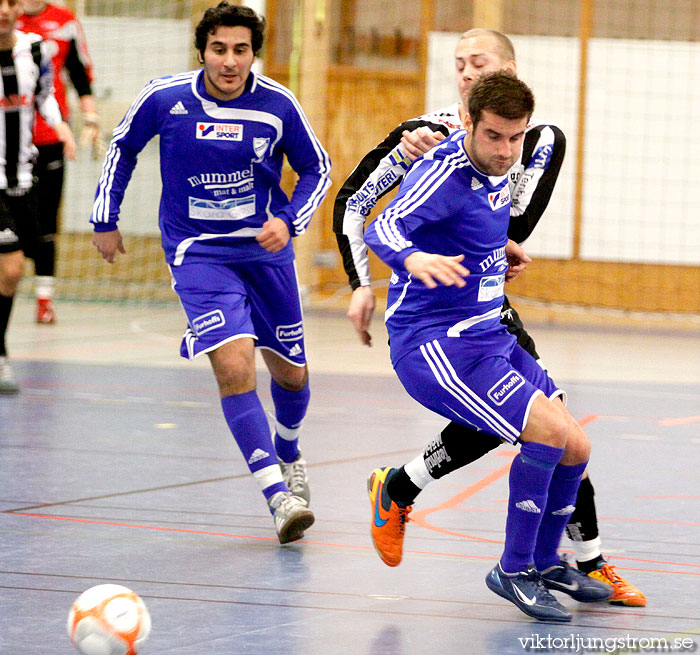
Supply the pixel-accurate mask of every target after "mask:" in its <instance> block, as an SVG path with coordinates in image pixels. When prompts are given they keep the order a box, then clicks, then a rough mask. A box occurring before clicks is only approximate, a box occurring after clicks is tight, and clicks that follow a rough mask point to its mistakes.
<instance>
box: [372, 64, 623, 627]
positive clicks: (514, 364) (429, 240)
mask: <svg viewBox="0 0 700 655" xmlns="http://www.w3.org/2000/svg"><path fill="white" fill-rule="evenodd" d="M468 108H469V117H468V118H467V121H466V125H465V127H466V128H467V131H466V132H465V131H462V130H460V131H457V132H455V133H453V134H452V135H451V136H450V137H448V138H447V139H446V140H445V141H444V142H442V143H441V144H440V145H438V146H437V147H436V148H434V149H433V150H431V151H430V152H429V153H427V154H426V155H424V156H423V158H422V159H419V160H417V162H416V163H415V164H414V165H413V167H412V168H411V169H410V170H409V171H408V173H407V175H406V176H405V177H404V180H403V182H402V183H401V186H400V187H399V192H398V194H397V196H396V198H395V199H394V201H393V202H392V203H391V204H390V205H389V207H387V209H386V210H385V211H384V212H382V213H381V214H380V215H379V217H378V218H377V219H376V220H375V221H374V222H373V223H372V224H371V225H370V226H369V227H368V228H367V232H366V234H365V240H366V242H367V245H368V246H369V247H370V248H372V250H374V252H375V253H376V254H377V255H378V256H379V257H380V258H381V259H382V260H383V261H384V262H385V263H387V264H388V265H389V266H391V267H392V269H393V275H392V281H391V286H390V288H389V295H388V300H387V312H386V325H387V329H388V332H389V340H390V345H391V359H392V364H393V366H394V369H395V370H396V373H397V375H398V376H399V379H400V380H401V382H402V384H403V385H404V387H405V388H406V390H407V391H408V393H409V394H411V396H412V397H413V398H415V399H416V400H417V401H418V402H420V403H421V404H422V405H424V406H425V407H427V408H429V409H431V410H432V411H434V412H436V413H438V414H440V415H441V416H444V417H446V418H448V419H450V420H453V421H456V422H458V423H461V424H463V425H468V426H472V427H475V428H477V430H480V431H484V432H488V433H491V434H494V435H497V436H498V437H499V438H500V439H502V440H504V441H508V442H510V443H513V444H515V443H520V444H521V449H520V453H519V455H518V456H517V457H516V458H515V459H514V461H513V465H512V467H511V472H510V494H509V501H508V516H507V520H506V537H505V547H504V551H503V554H502V556H501V559H500V562H499V563H498V564H497V565H496V566H495V567H494V569H493V570H492V571H491V572H490V573H489V574H488V576H487V578H486V584H487V585H488V587H489V588H490V589H491V590H492V591H494V592H495V593H497V594H499V595H500V596H502V597H504V598H506V599H507V600H509V601H511V602H512V603H514V604H515V605H516V606H517V607H518V608H519V609H521V610H522V611H523V612H524V613H525V614H527V615H529V616H532V617H534V618H537V619H539V620H545V621H570V620H571V618H572V615H571V613H570V612H569V611H568V610H567V609H566V608H565V607H564V606H563V605H562V604H561V603H559V602H558V601H557V600H556V599H555V598H554V596H553V595H552V594H551V593H550V592H549V589H554V590H558V591H562V592H564V593H567V594H569V595H570V596H572V597H573V598H575V599H576V600H579V601H582V602H594V601H601V600H608V599H609V598H610V596H611V594H612V591H613V590H612V588H611V587H610V586H608V585H606V584H605V583H603V582H599V581H597V580H594V579H592V578H590V577H588V576H587V575H586V574H585V573H583V572H581V571H579V570H578V569H576V568H573V567H571V566H569V565H568V563H566V562H565V561H563V560H560V558H559V555H558V554H557V548H558V546H559V541H560V539H561V536H562V534H563V532H564V529H565V527H566V524H567V522H568V519H569V515H570V514H571V512H573V510H574V503H575V501H576V493H577V491H578V487H579V484H580V481H581V476H582V475H583V472H584V470H585V468H586V464H587V462H588V458H589V454H590V443H589V441H588V438H587V437H586V435H585V433H584V432H583V430H582V429H581V427H580V425H579V424H578V423H577V422H576V421H575V420H574V418H573V417H572V416H571V414H569V413H568V412H567V411H566V409H565V408H564V403H563V402H561V401H562V400H563V399H564V397H565V396H564V392H563V391H562V390H561V389H558V388H557V387H556V386H555V384H554V383H553V382H552V380H551V379H550V378H549V376H548V375H547V374H546V372H545V371H544V370H543V369H542V368H541V367H540V366H539V365H538V364H537V362H536V361H535V359H534V358H533V357H532V356H531V355H530V354H529V353H527V352H526V351H525V350H524V349H523V348H522V347H521V346H520V345H518V343H517V341H516V339H515V337H514V336H513V335H511V334H510V333H509V332H508V330H507V328H506V327H505V326H504V325H503V324H502V323H501V321H500V316H501V307H502V305H503V287H504V283H505V278H506V274H507V272H508V269H509V265H510V264H513V265H514V266H515V267H516V268H517V267H521V266H522V263H523V262H524V261H526V256H525V254H524V252H523V251H522V249H520V247H519V246H517V244H515V243H513V242H512V241H509V240H508V236H507V232H508V224H509V220H510V190H509V187H508V177H507V173H508V171H509V170H510V168H511V167H512V166H513V164H514V162H515V161H516V160H517V159H518V158H519V157H520V153H521V149H522V143H523V139H524V136H525V130H526V127H527V124H528V121H529V119H530V117H531V115H532V111H533V109H534V98H533V96H532V92H531V91H530V89H529V88H528V87H527V85H525V84H524V83H523V82H521V81H520V80H518V79H517V78H516V77H514V76H513V75H512V74H510V73H506V72H496V73H492V74H490V75H486V76H484V77H482V78H480V79H479V80H477V82H476V83H475V84H474V85H473V87H472V89H471V93H470V96H469V107H468ZM383 473H384V470H377V471H375V472H374V473H373V474H372V476H370V480H369V484H370V487H371V488H372V489H375V487H376V492H375V511H374V518H373V521H372V535H373V539H374V544H375V547H376V548H377V550H378V552H379V554H380V556H381V555H382V550H383V547H384V544H383V540H382V528H383V527H384V526H386V525H387V524H388V523H389V522H390V521H391V520H392V519H395V516H392V514H393V515H398V514H399V512H397V511H392V510H394V507H393V506H394V505H397V503H395V502H394V501H393V500H391V499H386V498H384V497H383V492H384V485H383V484H381V483H380V484H379V485H377V484H375V482H376V479H377V478H378V477H381V476H382V474H383ZM373 478H374V479H373ZM386 500H389V502H388V503H385V501H386ZM387 504H388V505H389V507H388V509H389V511H387ZM388 545H389V547H391V546H392V543H391V541H390V542H389V544H388ZM389 554H391V553H389Z"/></svg>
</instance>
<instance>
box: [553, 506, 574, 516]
mask: <svg viewBox="0 0 700 655" xmlns="http://www.w3.org/2000/svg"><path fill="white" fill-rule="evenodd" d="M575 509H576V508H575V507H574V506H573V505H567V506H566V507H562V508H561V509H558V510H556V511H554V512H552V514H553V515H554V516H568V515H569V514H573V513H574V510H575Z"/></svg>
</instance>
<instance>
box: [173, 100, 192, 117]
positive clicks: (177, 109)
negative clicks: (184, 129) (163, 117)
mask: <svg viewBox="0 0 700 655" xmlns="http://www.w3.org/2000/svg"><path fill="white" fill-rule="evenodd" d="M170 113H171V114H176V115H177V114H189V112H188V111H187V110H186V109H185V105H183V104H182V101H181V100H178V101H177V103H176V104H174V105H173V107H172V109H171V110H170Z"/></svg>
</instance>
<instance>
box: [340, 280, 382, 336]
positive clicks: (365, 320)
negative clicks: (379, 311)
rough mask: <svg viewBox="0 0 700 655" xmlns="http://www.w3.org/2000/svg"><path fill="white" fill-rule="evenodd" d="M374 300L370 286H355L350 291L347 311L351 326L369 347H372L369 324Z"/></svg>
mask: <svg viewBox="0 0 700 655" xmlns="http://www.w3.org/2000/svg"><path fill="white" fill-rule="evenodd" d="M376 302H377V301H376V298H375V297H374V294H373V293H372V287H357V289H355V290H354V291H353V292H352V297H351V298H350V307H349V308H348V313H347V317H348V318H349V319H350V322H351V323H352V326H353V327H354V328H355V331H356V332H357V334H359V335H360V341H362V343H363V344H364V345H365V346H369V347H370V348H371V347H372V336H371V335H370V333H369V326H370V323H371V322H372V314H374V307H375V305H376Z"/></svg>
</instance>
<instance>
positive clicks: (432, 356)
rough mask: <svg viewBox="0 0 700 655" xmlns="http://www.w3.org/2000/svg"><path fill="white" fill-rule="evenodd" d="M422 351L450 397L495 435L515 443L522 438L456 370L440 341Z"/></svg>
mask: <svg viewBox="0 0 700 655" xmlns="http://www.w3.org/2000/svg"><path fill="white" fill-rule="evenodd" d="M420 351H421V353H422V354H423V357H424V358H425V361H426V362H427V363H428V366H429V367H430V370H431V371H432V372H433V375H434V376H435V379H436V380H437V381H438V384H440V386H441V387H442V388H443V389H445V391H447V392H448V393H449V394H450V395H452V396H454V397H455V398H456V399H457V400H458V401H459V402H460V403H461V404H462V405H464V406H465V407H466V408H467V409H468V410H469V411H470V412H471V413H472V414H474V415H475V416H478V417H479V418H481V420H482V421H484V423H486V425H488V426H489V427H490V428H491V430H493V432H494V434H497V435H498V436H502V437H504V438H506V439H508V441H510V442H514V441H516V440H517V439H518V437H519V436H520V430H518V429H517V428H515V427H514V426H513V425H511V424H510V423H509V422H508V421H506V420H505V419H504V418H503V417H502V416H501V415H500V414H498V413H497V412H495V411H494V410H493V409H491V407H489V406H488V405H487V404H486V403H485V402H484V401H483V400H481V398H479V396H478V395H477V394H475V393H474V392H473V391H472V390H471V389H470V388H469V387H468V386H467V385H466V384H464V382H463V381H462V380H460V378H459V376H458V375H457V372H456V371H455V370H454V368H453V367H452V365H451V364H450V361H449V360H448V359H447V356H446V355H445V352H444V351H443V350H442V348H441V347H440V343H439V342H438V341H432V342H430V343H426V344H424V345H422V346H421V347H420Z"/></svg>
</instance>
